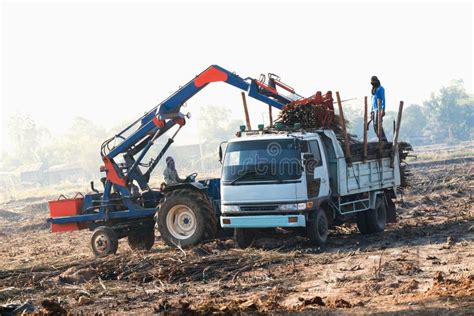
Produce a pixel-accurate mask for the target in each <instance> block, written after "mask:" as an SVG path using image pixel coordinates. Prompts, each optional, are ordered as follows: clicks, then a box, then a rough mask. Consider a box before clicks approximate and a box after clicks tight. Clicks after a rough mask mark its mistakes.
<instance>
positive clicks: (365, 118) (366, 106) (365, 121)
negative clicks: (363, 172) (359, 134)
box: [362, 96, 368, 162]
mask: <svg viewBox="0 0 474 316" xmlns="http://www.w3.org/2000/svg"><path fill="white" fill-rule="evenodd" d="M367 108H368V105H367V96H366V97H365V98H364V151H363V154H362V161H363V162H365V161H366V160H367V128H368V126H367V120H368V117H367V111H368V109H367Z"/></svg>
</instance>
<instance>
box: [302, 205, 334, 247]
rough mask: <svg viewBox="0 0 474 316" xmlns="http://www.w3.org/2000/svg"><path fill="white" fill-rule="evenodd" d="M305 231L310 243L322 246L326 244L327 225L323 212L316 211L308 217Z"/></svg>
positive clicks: (320, 210)
mask: <svg viewBox="0 0 474 316" xmlns="http://www.w3.org/2000/svg"><path fill="white" fill-rule="evenodd" d="M306 230H307V234H308V238H309V240H310V241H311V243H313V244H315V245H318V246H322V245H324V244H325V243H326V242H327V240H328V235H329V224H328V218H327V216H326V213H325V212H324V210H322V209H318V210H316V211H313V212H311V213H310V214H309V215H308V222H307V223H306Z"/></svg>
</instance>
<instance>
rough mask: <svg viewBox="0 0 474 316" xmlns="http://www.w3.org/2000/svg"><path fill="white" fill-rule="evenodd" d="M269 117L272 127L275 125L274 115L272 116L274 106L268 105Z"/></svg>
mask: <svg viewBox="0 0 474 316" xmlns="http://www.w3.org/2000/svg"><path fill="white" fill-rule="evenodd" d="M268 115H269V117H270V126H272V125H273V115H272V106H271V105H268Z"/></svg>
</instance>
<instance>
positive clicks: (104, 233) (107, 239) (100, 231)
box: [91, 226, 118, 258]
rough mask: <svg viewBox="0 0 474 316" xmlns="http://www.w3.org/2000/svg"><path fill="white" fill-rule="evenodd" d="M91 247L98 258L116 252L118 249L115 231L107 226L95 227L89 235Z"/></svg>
mask: <svg viewBox="0 0 474 316" xmlns="http://www.w3.org/2000/svg"><path fill="white" fill-rule="evenodd" d="M91 249H92V252H93V253H94V255H95V256H96V257H99V258H103V257H107V256H108V255H110V254H114V253H116V252H117V249H118V237H117V233H116V232H115V231H114V230H113V229H112V228H110V227H107V226H100V227H97V228H96V229H95V230H94V233H93V234H92V237H91Z"/></svg>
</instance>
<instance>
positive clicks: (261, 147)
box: [222, 139, 301, 184]
mask: <svg viewBox="0 0 474 316" xmlns="http://www.w3.org/2000/svg"><path fill="white" fill-rule="evenodd" d="M297 148H298V146H297V141H296V140H295V139H279V140H258V141H241V142H233V143H229V145H228V146H227V150H226V154H225V158H224V163H223V170H222V181H224V182H227V183H229V182H230V183H231V184H234V183H237V182H252V181H274V182H282V181H285V180H296V179H299V178H300V177H301V159H300V154H299V150H298V149H297Z"/></svg>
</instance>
